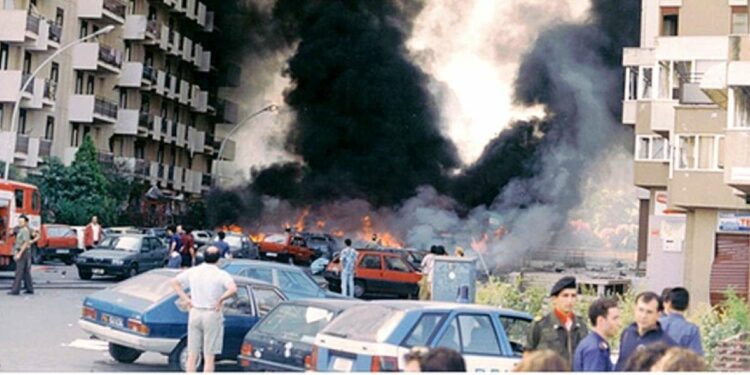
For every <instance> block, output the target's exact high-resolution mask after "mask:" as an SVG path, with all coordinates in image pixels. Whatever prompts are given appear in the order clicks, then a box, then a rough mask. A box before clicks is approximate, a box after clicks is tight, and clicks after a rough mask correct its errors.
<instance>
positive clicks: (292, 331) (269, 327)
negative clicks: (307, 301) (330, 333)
mask: <svg viewBox="0 0 750 375" xmlns="http://www.w3.org/2000/svg"><path fill="white" fill-rule="evenodd" d="M334 315H335V313H334V311H332V310H328V309H324V308H320V307H313V306H300V305H293V304H290V305H279V306H278V307H277V308H276V309H274V310H273V311H272V312H271V313H270V314H268V316H266V318H265V319H263V320H262V321H261V322H260V323H259V324H258V325H257V326H256V328H255V331H257V332H261V333H266V334H270V335H274V336H277V337H283V338H284V340H294V341H302V342H306V343H310V344H312V343H313V342H314V341H315V335H316V334H318V332H320V330H321V329H323V327H325V326H326V325H327V324H328V322H330V321H331V319H333V317H334Z"/></svg>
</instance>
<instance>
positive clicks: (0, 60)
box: [0, 43, 10, 70]
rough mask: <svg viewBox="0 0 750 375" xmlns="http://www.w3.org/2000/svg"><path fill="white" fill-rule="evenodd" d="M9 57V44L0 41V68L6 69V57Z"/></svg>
mask: <svg viewBox="0 0 750 375" xmlns="http://www.w3.org/2000/svg"><path fill="white" fill-rule="evenodd" d="M9 57H10V46H8V44H6V43H0V69H2V70H8V58H9Z"/></svg>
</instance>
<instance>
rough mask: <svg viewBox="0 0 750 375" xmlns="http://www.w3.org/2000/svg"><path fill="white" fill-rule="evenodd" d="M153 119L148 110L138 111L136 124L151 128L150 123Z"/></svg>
mask: <svg viewBox="0 0 750 375" xmlns="http://www.w3.org/2000/svg"><path fill="white" fill-rule="evenodd" d="M153 121H154V117H153V116H151V115H149V114H148V112H140V113H139V114H138V124H139V125H141V126H143V127H146V128H149V129H150V128H151V123H152V122H153Z"/></svg>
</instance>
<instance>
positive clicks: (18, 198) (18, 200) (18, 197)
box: [15, 189, 24, 208]
mask: <svg viewBox="0 0 750 375" xmlns="http://www.w3.org/2000/svg"><path fill="white" fill-rule="evenodd" d="M15 194H16V208H23V204H24V201H23V190H21V189H16V191H15Z"/></svg>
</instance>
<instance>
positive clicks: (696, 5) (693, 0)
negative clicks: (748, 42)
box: [678, 0, 732, 36]
mask: <svg viewBox="0 0 750 375" xmlns="http://www.w3.org/2000/svg"><path fill="white" fill-rule="evenodd" d="M731 15H732V9H731V8H730V7H729V3H728V2H727V1H726V0H683V1H682V7H681V8H680V18H679V23H680V24H679V30H678V35H680V36H691V35H700V36H703V35H727V34H729V31H730V28H731Z"/></svg>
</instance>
